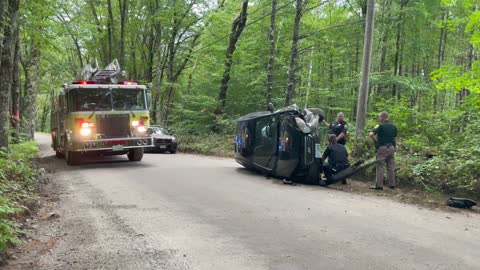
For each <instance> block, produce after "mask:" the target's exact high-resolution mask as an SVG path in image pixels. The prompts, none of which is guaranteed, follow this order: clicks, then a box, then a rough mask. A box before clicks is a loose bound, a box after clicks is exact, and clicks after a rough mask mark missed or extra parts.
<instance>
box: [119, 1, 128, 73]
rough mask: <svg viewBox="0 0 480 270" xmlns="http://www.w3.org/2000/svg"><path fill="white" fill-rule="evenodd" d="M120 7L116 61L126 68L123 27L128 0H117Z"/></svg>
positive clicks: (124, 25)
mask: <svg viewBox="0 0 480 270" xmlns="http://www.w3.org/2000/svg"><path fill="white" fill-rule="evenodd" d="M118 5H119V7H120V57H119V60H118V62H119V63H120V67H121V68H122V69H124V70H126V66H125V27H126V22H127V16H128V0H118Z"/></svg>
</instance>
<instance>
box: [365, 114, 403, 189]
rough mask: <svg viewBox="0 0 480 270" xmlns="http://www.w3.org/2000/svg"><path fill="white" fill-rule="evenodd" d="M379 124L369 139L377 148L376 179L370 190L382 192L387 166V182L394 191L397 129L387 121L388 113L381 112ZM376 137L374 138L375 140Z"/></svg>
mask: <svg viewBox="0 0 480 270" xmlns="http://www.w3.org/2000/svg"><path fill="white" fill-rule="evenodd" d="M379 120H380V124H378V125H376V126H375V128H374V129H373V130H372V131H371V132H370V138H371V139H372V141H373V142H374V143H375V147H376V148H377V164H376V166H377V168H376V169H377V177H376V182H375V185H373V186H370V188H371V189H375V190H383V179H384V174H385V165H386V166H387V174H388V182H389V187H390V188H391V189H395V151H396V147H397V145H396V138H397V127H396V126H395V125H394V124H392V123H391V122H390V121H388V113H386V112H381V113H380V115H379ZM375 136H376V138H375Z"/></svg>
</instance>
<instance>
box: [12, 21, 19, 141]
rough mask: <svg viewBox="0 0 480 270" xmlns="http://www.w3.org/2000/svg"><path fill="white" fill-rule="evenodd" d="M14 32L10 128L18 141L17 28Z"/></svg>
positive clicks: (14, 138) (14, 139)
mask: <svg viewBox="0 0 480 270" xmlns="http://www.w3.org/2000/svg"><path fill="white" fill-rule="evenodd" d="M15 32H16V44H15V56H14V60H13V73H12V76H13V78H12V80H13V81H12V89H11V91H12V111H11V115H12V128H13V130H14V133H13V138H12V139H13V141H14V142H18V141H19V140H20V134H19V131H20V129H19V121H20V88H21V82H20V37H19V31H18V29H17V31H15Z"/></svg>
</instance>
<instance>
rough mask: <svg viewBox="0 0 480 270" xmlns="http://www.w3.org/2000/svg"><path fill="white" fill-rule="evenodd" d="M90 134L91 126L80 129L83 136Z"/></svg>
mask: <svg viewBox="0 0 480 270" xmlns="http://www.w3.org/2000/svg"><path fill="white" fill-rule="evenodd" d="M90 134H92V129H91V128H82V129H80V135H82V136H84V137H87V136H90Z"/></svg>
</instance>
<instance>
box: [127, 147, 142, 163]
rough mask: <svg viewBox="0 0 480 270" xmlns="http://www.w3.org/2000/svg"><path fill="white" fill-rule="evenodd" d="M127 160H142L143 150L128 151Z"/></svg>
mask: <svg viewBox="0 0 480 270" xmlns="http://www.w3.org/2000/svg"><path fill="white" fill-rule="evenodd" d="M127 157H128V160H130V161H140V160H142V158H143V148H133V149H130V150H129V151H128V154H127Z"/></svg>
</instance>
